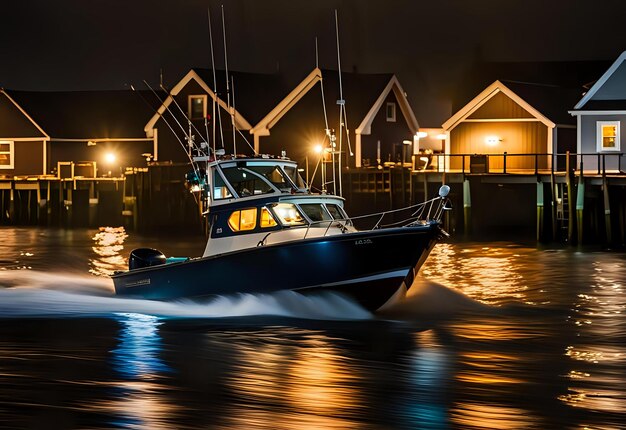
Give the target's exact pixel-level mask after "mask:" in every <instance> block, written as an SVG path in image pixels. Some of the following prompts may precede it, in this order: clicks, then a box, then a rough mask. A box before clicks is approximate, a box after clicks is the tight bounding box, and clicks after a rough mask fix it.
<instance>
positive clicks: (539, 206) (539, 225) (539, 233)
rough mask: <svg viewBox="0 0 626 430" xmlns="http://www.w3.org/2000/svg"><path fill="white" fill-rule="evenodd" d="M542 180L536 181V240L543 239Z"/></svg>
mask: <svg viewBox="0 0 626 430" xmlns="http://www.w3.org/2000/svg"><path fill="white" fill-rule="evenodd" d="M543 219H544V216H543V182H541V181H539V182H537V242H541V240H542V239H543V231H544V225H543Z"/></svg>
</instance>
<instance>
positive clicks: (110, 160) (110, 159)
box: [104, 152, 116, 164]
mask: <svg viewBox="0 0 626 430" xmlns="http://www.w3.org/2000/svg"><path fill="white" fill-rule="evenodd" d="M115 159H116V157H115V154H114V153H112V152H107V153H106V154H105V155H104V161H106V162H107V163H109V164H113V163H115Z"/></svg>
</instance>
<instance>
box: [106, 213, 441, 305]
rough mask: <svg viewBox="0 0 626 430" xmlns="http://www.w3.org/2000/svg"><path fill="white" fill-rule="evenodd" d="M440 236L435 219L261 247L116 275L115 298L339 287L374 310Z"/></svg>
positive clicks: (408, 283)
mask: <svg viewBox="0 0 626 430" xmlns="http://www.w3.org/2000/svg"><path fill="white" fill-rule="evenodd" d="M444 234H445V233H444V232H443V231H442V230H441V228H440V226H439V224H438V223H431V224H428V225H422V226H414V227H400V228H393V229H382V230H372V231H367V232H356V233H347V234H340V235H335V236H327V237H321V238H311V239H305V240H299V241H293V242H285V243H281V244H276V245H266V246H259V247H256V248H253V249H246V250H242V251H236V252H231V253H226V254H221V255H217V256H211V257H204V258H198V259H191V260H188V261H185V262H178V263H170V264H163V265H158V266H151V267H145V268H140V269H134V270H130V271H128V272H122V273H118V274H115V275H113V276H112V278H113V281H114V284H115V291H116V293H117V294H118V295H127V296H135V297H141V298H146V299H155V300H170V299H177V298H183V297H184V298H202V297H210V296H216V295H228V294H236V293H272V292H275V291H279V290H295V291H298V292H303V293H308V292H313V291H319V290H330V291H339V292H342V293H344V294H347V295H349V296H351V297H353V298H354V299H355V300H357V301H358V302H359V303H360V304H361V305H362V306H363V307H365V308H367V309H369V310H376V309H378V308H379V307H380V306H382V305H383V304H384V303H385V302H387V300H388V299H389V298H390V297H391V296H392V295H393V294H394V293H395V292H396V291H397V290H398V289H399V288H400V287H401V286H402V285H403V284H404V285H405V286H406V288H409V287H410V286H411V284H412V282H413V278H414V276H415V274H416V273H417V271H418V270H419V268H420V266H421V265H422V264H423V262H424V260H426V258H427V257H428V254H429V253H430V251H431V249H432V248H433V246H434V245H435V243H436V242H437V241H438V240H439V239H440V238H441V236H442V235H444Z"/></svg>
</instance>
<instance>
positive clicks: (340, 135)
mask: <svg viewBox="0 0 626 430" xmlns="http://www.w3.org/2000/svg"><path fill="white" fill-rule="evenodd" d="M335 34H336V35H337V73H338V74H339V100H337V104H338V105H339V195H340V196H343V188H342V180H341V158H342V155H343V133H342V130H343V112H344V106H345V103H346V101H345V100H344V98H343V85H342V82H341V55H340V54H339V18H338V17H337V9H335ZM334 153H335V151H334V148H333V179H334V175H335V162H334V160H335V158H334V157H335V156H334Z"/></svg>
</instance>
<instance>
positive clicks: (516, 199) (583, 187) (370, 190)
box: [344, 153, 626, 246]
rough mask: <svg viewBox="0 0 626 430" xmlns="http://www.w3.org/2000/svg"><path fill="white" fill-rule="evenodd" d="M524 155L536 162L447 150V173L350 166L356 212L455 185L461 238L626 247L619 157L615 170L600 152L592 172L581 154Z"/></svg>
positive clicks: (452, 227)
mask: <svg viewBox="0 0 626 430" xmlns="http://www.w3.org/2000/svg"><path fill="white" fill-rule="evenodd" d="M615 155H616V156H617V157H620V158H621V156H622V154H615ZM515 156H516V154H511V155H508V157H515ZM519 156H520V157H521V156H523V157H526V158H528V159H530V160H536V161H535V163H534V165H533V163H530V166H529V168H526V169H522V168H517V169H510V168H509V169H507V162H506V158H507V154H503V155H500V157H504V161H503V162H501V163H499V166H500V167H498V168H497V169H494V168H491V169H490V168H489V166H488V164H487V165H486V166H479V168H478V169H471V167H472V166H471V165H470V164H469V160H470V157H473V156H472V155H469V154H459V155H447V156H446V157H447V158H448V163H446V164H444V163H440V164H439V165H440V166H445V171H444V170H443V167H442V169H441V170H440V171H439V170H412V169H408V168H402V167H400V166H393V167H385V168H383V169H376V168H369V169H352V170H347V171H346V172H345V173H344V177H345V178H346V179H345V182H344V183H345V184H347V187H345V188H344V189H347V190H348V192H347V193H346V197H347V200H348V204H351V205H353V206H354V207H351V208H349V209H350V213H357V214H360V213H362V212H371V211H372V209H373V207H372V205H371V203H370V205H368V204H367V202H372V201H373V202H374V206H375V208H376V210H387V209H390V208H399V207H402V206H405V205H409V204H415V203H418V202H420V201H423V200H424V199H428V198H432V197H433V196H435V195H436V193H437V190H438V188H439V186H441V185H442V184H444V183H445V184H449V185H450V186H451V188H452V191H451V193H450V198H451V200H452V203H453V206H454V210H453V211H451V212H450V213H449V216H448V218H447V220H446V228H447V229H448V230H449V231H450V232H451V233H452V234H453V235H454V236H456V237H459V236H461V237H465V238H469V239H477V240H480V239H484V238H485V239H494V238H499V239H506V238H509V237H513V238H519V237H523V238H529V237H533V238H535V239H536V240H537V241H538V242H561V243H570V244H591V243H595V244H605V245H608V246H624V245H626V172H624V171H622V170H621V168H622V165H621V163H619V161H618V163H619V164H618V169H613V170H609V169H607V168H606V166H607V164H608V163H607V161H606V160H605V159H604V158H605V157H604V156H599V155H597V154H593V157H594V158H596V159H597V164H595V165H594V168H593V169H592V170H585V169H584V163H582V162H579V163H578V166H576V156H575V155H574V154H569V153H567V154H556V155H554V156H553V157H554V162H553V163H545V162H544V163H543V168H540V166H541V165H542V161H541V159H542V158H545V157H546V156H548V154H523V155H522V154H520V155H519ZM551 157H552V155H551ZM578 157H579V158H578V159H579V161H584V157H581V156H580V155H578ZM454 158H458V160H459V162H458V163H456V165H457V166H458V167H459V168H456V169H450V168H448V167H447V166H450V161H451V160H454ZM557 161H558V162H557ZM550 164H551V165H550ZM452 165H454V163H452ZM557 165H558V166H560V170H559V169H557V168H556V166H557ZM546 166H550V167H549V168H546ZM576 167H578V169H577V168H576ZM581 167H583V169H582V170H581V169H580V168H581ZM624 167H626V165H625V166H624ZM351 202H354V203H351Z"/></svg>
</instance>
